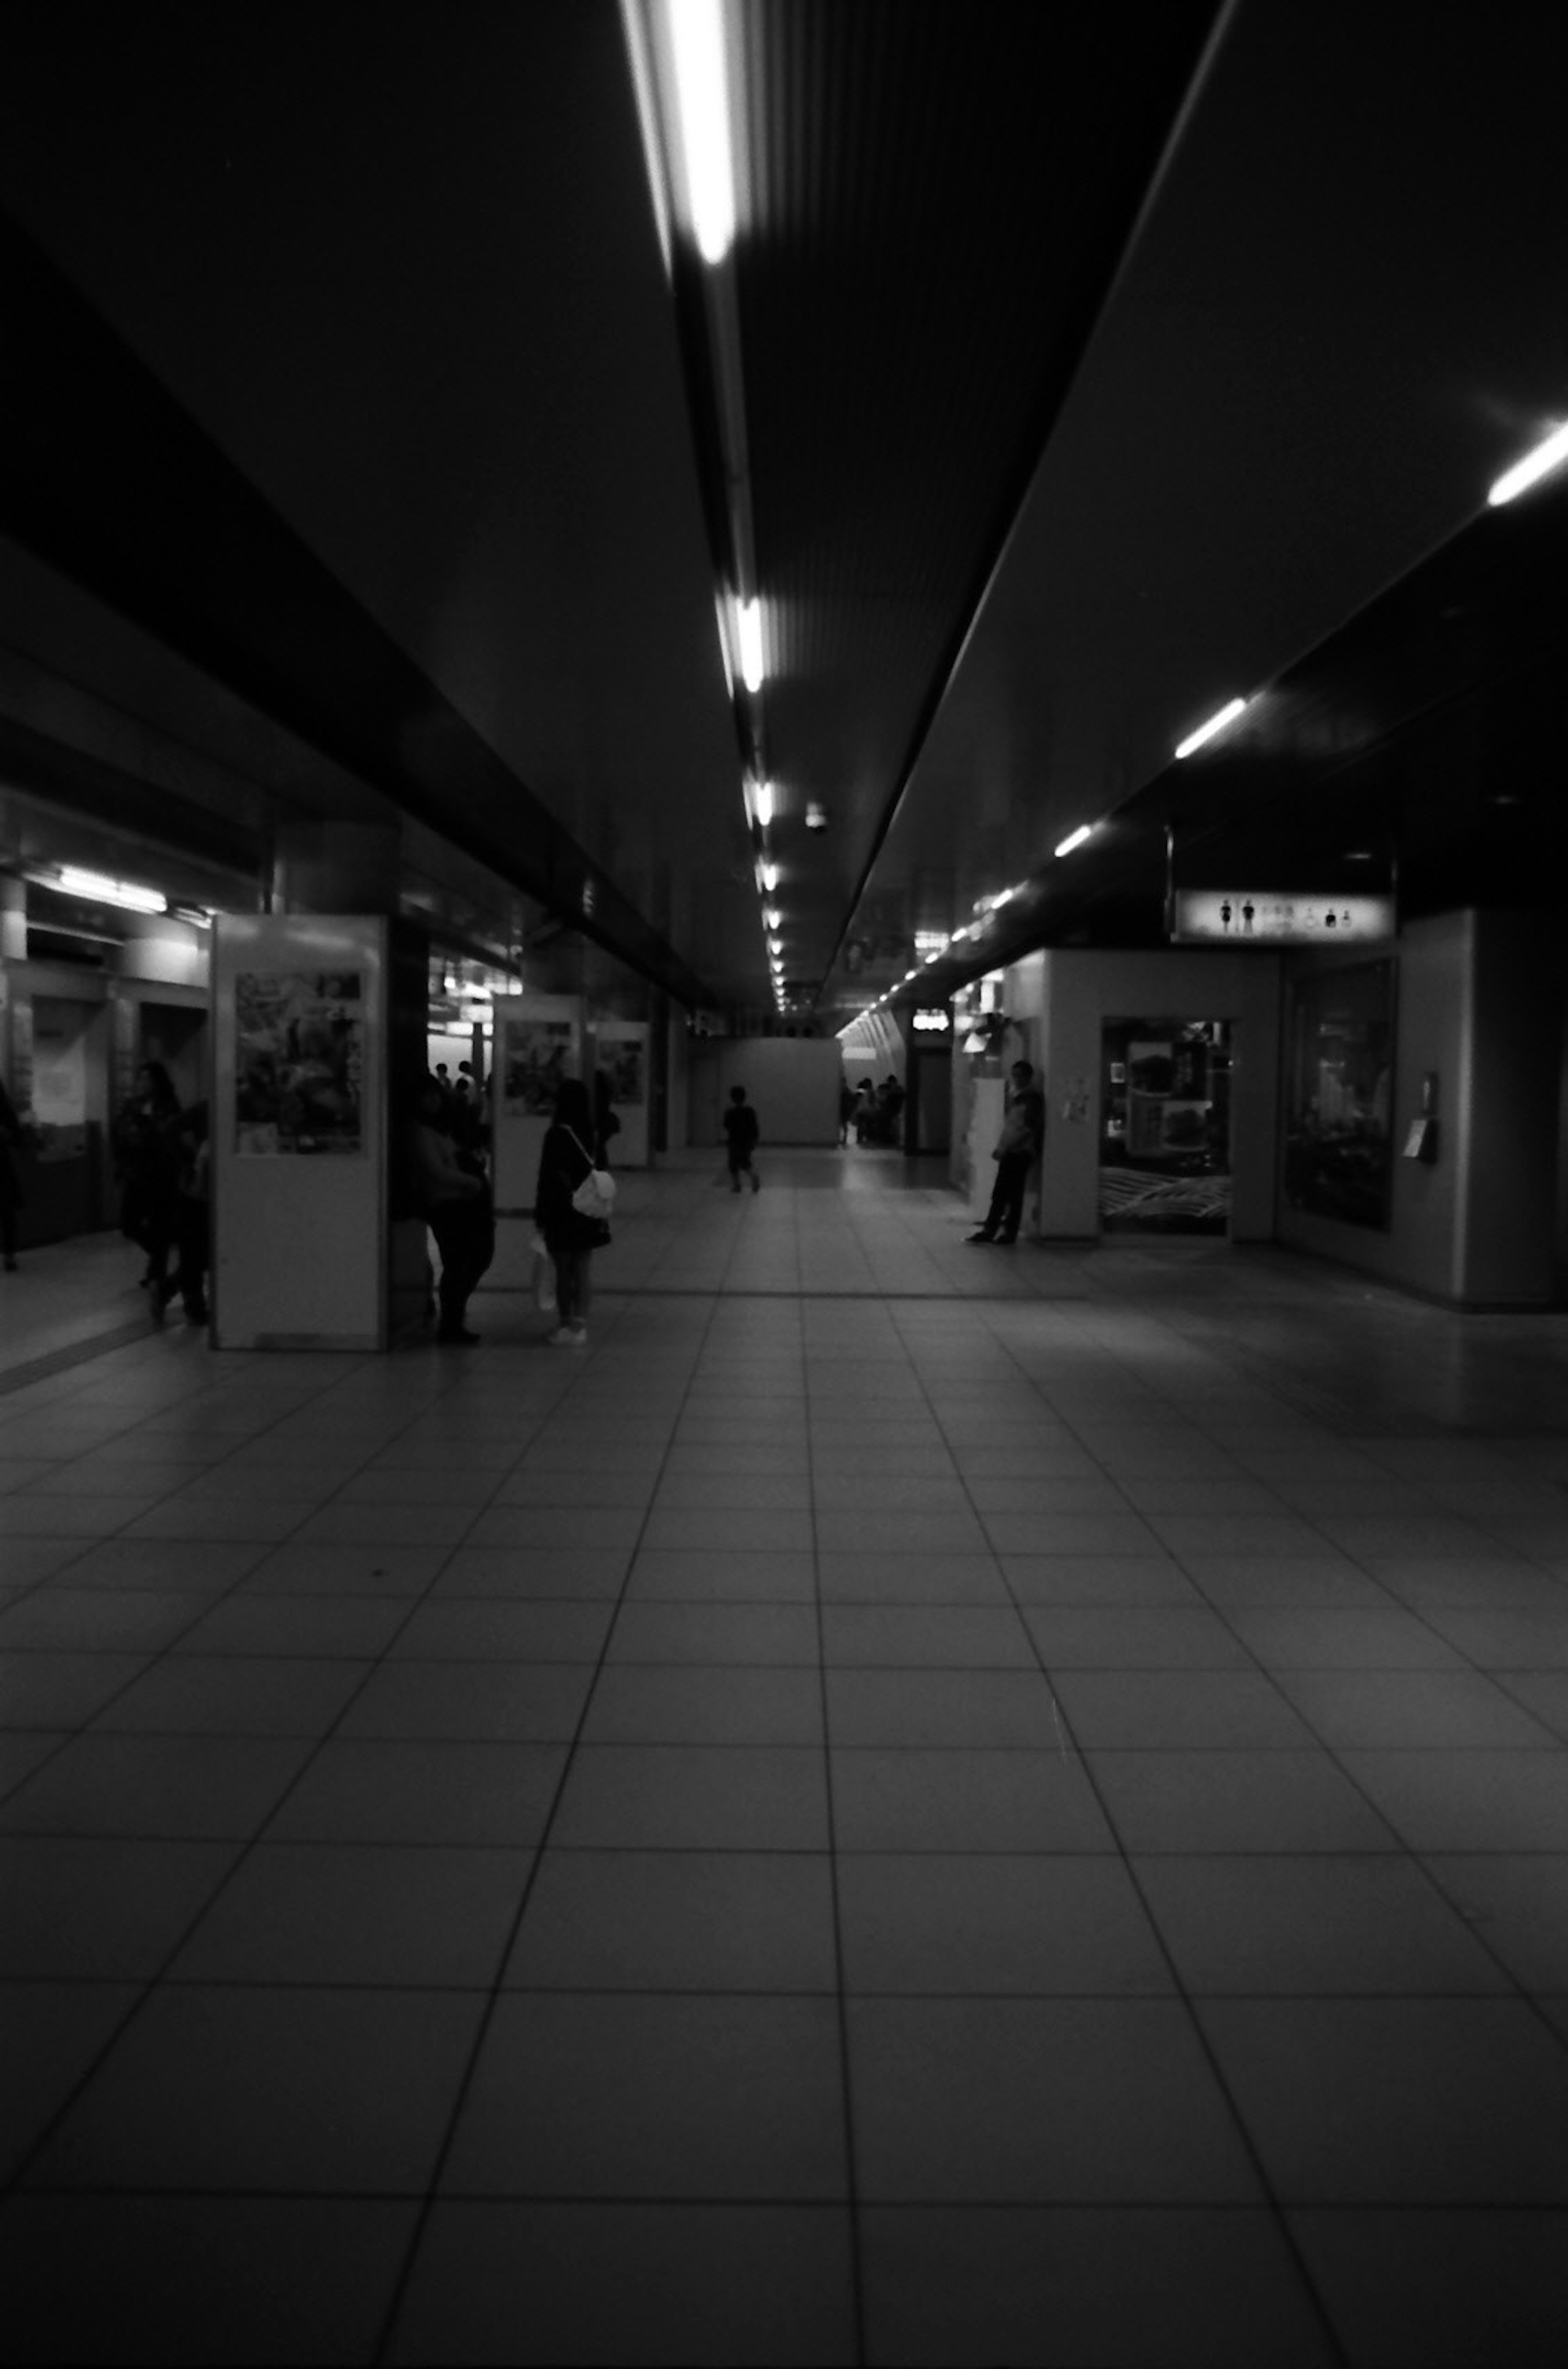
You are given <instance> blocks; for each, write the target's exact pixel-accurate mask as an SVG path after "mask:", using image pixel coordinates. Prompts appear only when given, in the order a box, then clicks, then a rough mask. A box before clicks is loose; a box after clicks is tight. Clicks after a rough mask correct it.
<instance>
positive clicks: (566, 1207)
mask: <svg viewBox="0 0 1568 2369" xmlns="http://www.w3.org/2000/svg"><path fill="white" fill-rule="evenodd" d="M594 1141H595V1130H594V1124H593V1104H592V1103H591V1102H590V1101H589V1093H588V1088H587V1087H586V1086H585V1085H584V1084H583V1082H582V1080H581V1079H580V1078H563V1079H562V1081H561V1083H560V1085H559V1086H558V1087H557V1088H556V1090H555V1117H554V1119H553V1120H552V1121H551V1123H550V1126H549V1127H547V1128H546V1130H545V1135H544V1142H543V1144H541V1146H540V1149H539V1181H538V1183H537V1184H536V1185H535V1187H534V1192H533V1222H534V1224H535V1225H536V1226H537V1227H538V1229H539V1231H540V1232H541V1233H542V1234H543V1235H544V1247H545V1249H546V1250H547V1251H548V1252H549V1253H550V1257H551V1259H552V1261H553V1263H554V1265H555V1315H556V1319H557V1322H556V1323H555V1329H554V1331H553V1332H551V1333H547V1334H546V1335H545V1338H546V1339H547V1340H548V1341H549V1343H550V1345H551V1347H552V1348H554V1349H580V1348H581V1347H583V1345H584V1344H585V1343H586V1342H587V1340H588V1311H589V1303H590V1301H591V1299H592V1297H593V1276H592V1266H593V1253H594V1252H595V1251H596V1250H601V1249H602V1248H603V1247H604V1245H605V1243H606V1242H609V1240H610V1228H609V1226H608V1225H607V1224H606V1222H605V1220H604V1219H602V1218H589V1217H585V1216H584V1215H583V1213H582V1211H581V1210H580V1209H575V1208H574V1207H572V1196H573V1194H574V1193H576V1192H577V1191H578V1188H579V1186H581V1185H583V1184H586V1183H587V1181H588V1179H589V1176H591V1174H592V1173H593V1170H594V1165H595V1162H594V1157H593V1150H592V1148H591V1147H592V1146H593V1144H594Z"/></svg>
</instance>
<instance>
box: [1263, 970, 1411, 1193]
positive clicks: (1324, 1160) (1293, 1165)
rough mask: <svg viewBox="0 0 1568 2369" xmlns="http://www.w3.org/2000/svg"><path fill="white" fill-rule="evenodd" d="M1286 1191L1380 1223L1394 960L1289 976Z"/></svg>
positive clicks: (1387, 1153) (1389, 1174) (1389, 1166)
mask: <svg viewBox="0 0 1568 2369" xmlns="http://www.w3.org/2000/svg"><path fill="white" fill-rule="evenodd" d="M1287 1025H1288V1046H1289V1061H1288V1078H1287V1084H1286V1133H1285V1197H1286V1199H1287V1201H1288V1203H1289V1204H1290V1206H1291V1207H1292V1208H1296V1209H1307V1210H1310V1211H1311V1212H1312V1213H1313V1214H1314V1215H1315V1216H1317V1217H1320V1218H1336V1219H1339V1220H1340V1222H1341V1223H1342V1224H1345V1225H1350V1226H1374V1227H1379V1228H1382V1229H1384V1230H1386V1229H1387V1227H1388V1224H1389V1214H1390V1204H1391V1188H1392V1178H1393V1162H1392V1148H1391V1144H1390V1140H1389V1112H1390V1108H1391V1093H1392V1068H1393V1043H1394V967H1393V965H1392V963H1391V962H1375V963H1357V964H1356V965H1354V966H1352V967H1346V968H1345V969H1343V970H1331V971H1323V972H1319V973H1316V974H1309V975H1308V976H1306V977H1304V978H1297V979H1294V980H1292V981H1291V982H1290V983H1289V1004H1288V1023H1287Z"/></svg>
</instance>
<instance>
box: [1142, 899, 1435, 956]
mask: <svg viewBox="0 0 1568 2369" xmlns="http://www.w3.org/2000/svg"><path fill="white" fill-rule="evenodd" d="M1393 934H1394V900H1393V898H1391V897H1310V896H1301V895H1299V894H1297V893H1296V892H1295V891H1294V890H1291V889H1279V888H1178V889H1177V890H1176V893H1175V911H1174V915H1173V926H1172V930H1171V935H1172V937H1173V938H1174V939H1177V940H1179V941H1182V942H1184V943H1185V944H1203V945H1215V944H1221V945H1232V946H1234V945H1242V946H1245V945H1269V946H1322V945H1330V946H1332V945H1345V944H1351V945H1361V944H1367V943H1368V942H1369V941H1375V940H1379V939H1383V938H1391V937H1392V936H1393Z"/></svg>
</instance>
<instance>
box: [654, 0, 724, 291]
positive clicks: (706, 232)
mask: <svg viewBox="0 0 1568 2369" xmlns="http://www.w3.org/2000/svg"><path fill="white" fill-rule="evenodd" d="M666 5H667V7H668V10H669V18H670V44H671V47H672V50H673V52H674V59H675V103H676V108H677V109H678V111H679V114H680V119H681V154H682V158H683V160H684V163H685V167H686V196H687V201H688V203H689V204H690V206H691V209H692V234H693V235H694V237H695V239H696V242H697V252H698V254H699V255H700V256H701V257H702V258H703V261H704V263H722V262H723V261H724V258H725V257H726V256H727V254H728V253H729V250H730V247H731V246H733V245H734V243H735V168H734V166H733V164H732V162H731V158H730V145H729V77H728V74H727V71H726V67H725V54H724V13H723V10H722V8H721V7H720V5H719V0H666Z"/></svg>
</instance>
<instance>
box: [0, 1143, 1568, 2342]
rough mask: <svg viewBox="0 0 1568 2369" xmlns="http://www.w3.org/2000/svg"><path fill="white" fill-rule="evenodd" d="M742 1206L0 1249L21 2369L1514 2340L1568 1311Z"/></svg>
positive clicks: (1561, 2048) (1560, 1965) (1563, 1763)
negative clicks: (579, 1235)
mask: <svg viewBox="0 0 1568 2369" xmlns="http://www.w3.org/2000/svg"><path fill="white" fill-rule="evenodd" d="M764 1174H765V1178H766V1184H765V1189H764V1191H763V1192H762V1194H761V1196H759V1197H758V1198H757V1199H756V1200H752V1199H751V1197H750V1196H747V1197H746V1198H745V1199H744V1200H742V1201H739V1202H732V1201H731V1200H730V1199H729V1198H728V1197H727V1196H725V1195H724V1194H722V1193H718V1192H715V1190H714V1189H713V1182H712V1176H711V1173H710V1172H709V1170H708V1169H707V1167H706V1166H704V1168H703V1169H701V1170H694V1169H693V1170H689V1171H680V1170H677V1171H674V1172H671V1173H665V1174H661V1175H660V1176H659V1177H658V1179H649V1178H631V1179H628V1180H626V1184H625V1186H624V1196H623V1215H622V1217H621V1219H619V1220H618V1226H617V1232H618V1237H619V1239H618V1241H617V1242H616V1245H615V1247H614V1248H613V1249H612V1251H611V1252H610V1253H607V1254H605V1255H604V1256H603V1258H602V1260H601V1276H600V1284H601V1301H600V1305H599V1308H598V1309H597V1310H596V1311H595V1322H594V1326H593V1341H592V1345H591V1347H590V1348H589V1350H588V1351H587V1352H586V1353H585V1354H578V1353H576V1352H569V1351H567V1352H558V1351H552V1350H551V1349H549V1348H547V1347H545V1346H544V1345H543V1343H542V1342H541V1340H540V1339H539V1337H538V1336H539V1333H540V1332H541V1329H542V1328H541V1326H540V1324H539V1322H538V1320H537V1319H535V1318H533V1317H532V1314H531V1312H530V1311H529V1310H528V1308H527V1305H526V1302H525V1301H524V1300H523V1299H522V1298H521V1295H520V1294H519V1293H518V1292H517V1291H515V1290H513V1289H511V1288H509V1278H510V1275H511V1270H510V1269H509V1266H508V1265H506V1263H505V1262H504V1261H503V1263H502V1265H501V1266H500V1267H499V1269H498V1276H497V1282H498V1288H497V1289H495V1290H492V1291H490V1292H487V1293H486V1294H485V1295H484V1296H483V1297H482V1298H481V1299H480V1300H479V1301H478V1302H477V1303H476V1308H475V1316H476V1321H477V1322H478V1323H479V1324H480V1326H481V1328H482V1330H483V1332H484V1333H485V1336H486V1338H485V1345H484V1346H483V1347H481V1348H479V1349H476V1350H472V1351H463V1350H457V1351H452V1350H440V1349H437V1348H435V1347H432V1346H429V1345H421V1346H420V1347H418V1348H417V1349H413V1350H408V1351H405V1352H402V1353H399V1354H396V1355H394V1356H390V1357H387V1358H384V1359H381V1360H375V1359H367V1358H356V1357H342V1356H323V1357H319V1358H312V1357H304V1356H269V1357H253V1356H214V1355H212V1354H211V1353H210V1352H209V1351H208V1350H207V1349H206V1347H205V1345H204V1344H203V1343H202V1342H201V1341H200V1339H199V1338H198V1337H196V1336H195V1335H193V1334H189V1333H185V1332H184V1331H182V1330H180V1329H178V1328H174V1329H171V1330H170V1331H169V1332H168V1333H164V1334H151V1333H148V1334H146V1335H143V1334H142V1333H139V1332H137V1333H130V1334H129V1337H127V1335H128V1332H129V1328H130V1327H131V1326H132V1325H133V1324H134V1322H135V1318H136V1309H137V1300H136V1296H135V1293H134V1290H133V1288H130V1286H131V1283H132V1264H131V1257H132V1254H130V1253H126V1252H124V1251H123V1250H122V1248H120V1246H118V1245H115V1244H112V1243H105V1242H97V1243H93V1244H89V1245H86V1246H83V1247H79V1248H76V1249H66V1250H63V1251H57V1252H51V1253H42V1254H40V1255H38V1256H36V1257H32V1258H29V1259H28V1260H26V1261H25V1262H24V1265H23V1270H22V1273H21V1274H20V1275H19V1276H13V1277H7V1278H6V1282H5V1287H4V1288H5V1298H4V1300H3V1301H0V1328H3V1329H0V1492H3V1494H0V1540H3V1544H0V1700H3V1704H4V1711H5V1728H4V1734H3V1735H0V1871H3V1883H4V1895H3V1897H4V1917H3V1923H0V1975H3V1977H4V2000H5V2013H4V2018H3V2022H0V2060H3V2064H4V2085H5V2086H4V2095H5V2101H6V2112H5V2115H4V2118H3V2123H0V2143H3V2147H4V2153H5V2157H6V2165H5V2169H6V2178H7V2181H8V2186H7V2191H6V2201H5V2203H4V2207H3V2209H0V2237H3V2244H4V2252H5V2264H4V2272H3V2285H0V2294H3V2296H4V2305H3V2318H4V2323H5V2336H4V2339H3V2341H4V2344H5V2348H6V2352H7V2353H8V2354H9V2355H10V2357H13V2358H16V2359H18V2360H22V2361H39V2362H42V2361H88V2362H110V2361H114V2362H120V2361H138V2362H154V2361H156V2362H165V2361H169V2362H184V2361H191V2362H195V2361H202V2362H205V2361H214V2362H222V2363H230V2362H253V2361H259V2362H281V2361H292V2362H313V2363H314V2362H322V2363H326V2362H332V2363H336V2362H347V2363H369V2362H372V2361H383V2360H384V2361H388V2362H394V2363H426V2362H430V2363H436V2362H470V2361H494V2362H509V2363H527V2362H578V2363H618V2362H638V2363H641V2362H696V2361H702V2362H725V2363H729V2362H737V2363H738V2362H816V2363H846V2364H848V2363H859V2362H863V2361H864V2362H867V2363H928V2362H929V2363H944V2362H973V2363H988V2362H999V2361H1009V2362H1019V2363H1059V2364H1072V2365H1073V2369H1145V2364H1147V2369H1156V2364H1158V2369H1165V2364H1178V2363H1181V2364H1194V2369H1223V2364H1227V2363H1237V2364H1246V2369H1276V2365H1277V2369H1285V2364H1296V2363H1302V2364H1319V2363H1345V2362H1349V2363H1357V2364H1361V2363H1365V2364H1368V2369H1372V2364H1378V2369H1437V2364H1446V2363H1468V2364H1471V2369H1474V2364H1486V2369H1491V2364H1495V2369H1526V2364H1530V2363H1551V2364H1553V2369H1558V2364H1561V2363H1562V2361H1563V2360H1564V2359H1565V2358H1568V2275H1565V2273H1564V2264H1565V2263H1568V1749H1565V1745H1568V1493H1565V1492H1568V1438H1565V1436H1564V1417H1565V1415H1568V1324H1565V1322H1563V1321H1562V1320H1557V1319H1532V1320H1505V1319H1501V1318H1472V1319H1470V1320H1460V1319H1458V1318H1455V1317H1452V1316H1449V1315H1447V1314H1444V1313H1442V1312H1440V1311H1437V1310H1432V1309H1428V1308H1425V1307H1422V1306H1420V1305H1417V1304H1415V1303H1413V1302H1410V1301H1406V1300H1402V1299H1397V1298H1395V1297H1394V1296H1393V1295H1391V1294H1389V1293H1386V1292H1382V1291H1379V1290H1376V1289H1371V1288H1368V1286H1367V1285H1366V1284H1364V1283H1363V1282H1361V1281H1360V1280H1358V1279H1356V1278H1354V1277H1351V1276H1345V1275H1340V1274H1338V1273H1337V1272H1336V1271H1334V1270H1331V1269H1326V1268H1321V1267H1317V1266H1312V1265H1307V1264H1305V1263H1301V1262H1296V1261H1292V1260H1289V1259H1288V1258H1285V1257H1284V1256H1282V1255H1279V1254H1276V1253H1269V1252H1265V1251H1252V1252H1238V1253H1230V1252H1229V1251H1227V1250H1226V1249H1224V1248H1223V1246H1218V1245H1213V1244H1206V1243H1192V1242H1187V1243H1182V1242H1171V1243H1158V1242H1151V1243H1145V1244H1139V1243H1138V1242H1119V1243H1118V1244H1117V1245H1116V1246H1115V1247H1114V1248H1107V1249H1106V1250H1104V1251H1103V1252H1099V1253H1067V1252H1060V1251H1052V1250H1048V1249H1039V1248H1024V1249H1020V1250H1017V1251H1013V1252H1002V1251H999V1250H994V1249H985V1250H977V1249H971V1248H969V1247H967V1246H966V1245H965V1244H964V1242H963V1240H962V1236H963V1233H964V1231H965V1230H966V1221H965V1216H964V1212H963V1210H962V1208H961V1207H960V1206H959V1204H958V1203H957V1202H956V1199H955V1198H954V1197H953V1196H950V1195H948V1194H947V1193H945V1192H944V1191H942V1190H940V1189H938V1188H937V1187H936V1186H935V1185H934V1184H932V1183H930V1182H929V1181H927V1182H922V1181H921V1179H920V1178H919V1176H918V1175H911V1173H910V1172H909V1171H907V1170H906V1169H905V1168H904V1167H903V1166H902V1164H901V1163H899V1162H896V1161H894V1160H893V1159H891V1158H890V1157H887V1156H883V1155H865V1154H856V1153H848V1154H845V1155H843V1156H841V1157H840V1156H836V1155H830V1154H822V1155H798V1156H795V1157H789V1158H785V1157H775V1159H774V1160H773V1162H770V1163H769V1164H768V1166H767V1168H766V1169H765V1171H764ZM508 1249H509V1256H510V1255H512V1254H513V1252H512V1246H511V1244H510V1243H509V1246H508ZM95 1293H96V1294H97V1316H96V1317H94V1316H93V1315H92V1314H91V1310H90V1305H89V1303H90V1301H91V1300H92V1298H93V1295H94V1294H95ZM62 1309H64V1310H67V1311H68V1313H67V1316H66V1317H64V1318H63V1317H62V1315H61V1313H60V1311H61V1310H62ZM95 1325H96V1327H97V1332H98V1333H99V1335H100V1336H101V1337H100V1338H99V1340H98V1343H97V1346H96V1347H95V1345H94V1344H93V1340H92V1337H91V1336H92V1334H93V1332H94V1329H95Z"/></svg>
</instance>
